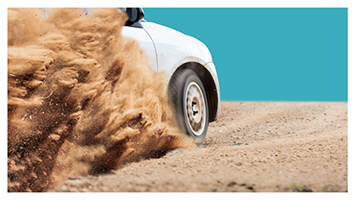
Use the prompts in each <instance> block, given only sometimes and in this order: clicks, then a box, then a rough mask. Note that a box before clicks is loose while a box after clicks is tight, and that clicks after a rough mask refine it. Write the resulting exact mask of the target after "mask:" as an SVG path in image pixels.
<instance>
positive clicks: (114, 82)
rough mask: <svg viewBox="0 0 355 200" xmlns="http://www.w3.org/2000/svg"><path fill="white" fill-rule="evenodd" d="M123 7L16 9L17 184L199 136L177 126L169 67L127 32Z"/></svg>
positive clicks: (155, 152) (128, 158) (11, 170)
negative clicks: (153, 64)
mask: <svg viewBox="0 0 355 200" xmlns="http://www.w3.org/2000/svg"><path fill="white" fill-rule="evenodd" d="M126 20H127V16H126V15H125V14H124V13H122V12H120V11H119V10H118V9H114V8H112V9H97V10H95V11H94V12H93V13H92V14H89V15H86V13H85V12H83V10H81V9H74V8H70V9H68V8H66V9H64V8H62V9H59V8H58V9H50V13H49V14H48V16H47V17H43V10H40V9H32V8H31V9H20V8H11V9H8V191H9V192H18V191H20V192H23V191H25V192H27V191H46V190H47V189H48V188H50V187H52V186H54V185H55V184H57V183H59V182H60V181H62V180H64V179H65V178H66V177H68V176H71V175H87V174H92V175H95V174H100V173H106V172H110V171H111V170H115V169H117V168H119V167H120V166H122V165H124V164H125V163H127V162H136V161H139V160H140V159H147V158H154V157H160V156H162V155H164V154H165V153H166V152H167V151H169V150H173V149H176V148H186V147H189V146H191V145H193V144H192V142H191V140H190V139H189V138H187V137H186V136H185V135H184V134H182V133H181V132H180V131H179V130H178V129H177V128H176V125H175V121H174V115H173V113H172V112H171V108H170V107H169V104H168V98H167V95H166V84H165V81H164V80H165V78H164V74H161V73H159V74H157V73H155V72H154V71H152V70H151V68H150V67H149V65H148V60H147V57H146V55H145V54H144V52H143V51H142V50H141V49H139V46H138V43H137V42H136V41H134V40H132V39H129V38H125V37H123V36H121V35H120V31H121V29H122V27H123V25H124V23H125V21H126Z"/></svg>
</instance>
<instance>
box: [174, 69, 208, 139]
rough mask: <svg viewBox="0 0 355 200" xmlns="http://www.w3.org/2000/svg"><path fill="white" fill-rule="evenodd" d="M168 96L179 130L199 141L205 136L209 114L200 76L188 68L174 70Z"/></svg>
mask: <svg viewBox="0 0 355 200" xmlns="http://www.w3.org/2000/svg"><path fill="white" fill-rule="evenodd" d="M169 96H170V99H171V101H172V104H173V106H174V108H175V111H176V120H177V122H178V125H179V127H180V128H181V130H182V131H184V132H185V133H186V134H188V135H189V136H191V137H192V138H193V139H194V140H195V142H196V143H201V142H202V141H203V140H204V138H205V137H206V133H207V127H208V116H209V115H208V104H207V98H206V92H205V89H204V87H203V84H202V82H201V80H200V78H199V77H198V76H197V74H196V73H195V72H194V71H192V70H190V69H184V70H180V71H178V72H176V74H175V75H174V76H173V77H172V78H171V80H170V83H169Z"/></svg>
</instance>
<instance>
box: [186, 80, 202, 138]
mask: <svg viewBox="0 0 355 200" xmlns="http://www.w3.org/2000/svg"><path fill="white" fill-rule="evenodd" d="M205 105H206V104H205V99H204V97H203V93H202V90H201V88H200V86H199V85H198V84H197V83H196V82H191V83H190V84H189V85H188V86H187V89H186V111H187V112H186V114H187V118H186V119H187V120H188V124H189V127H190V130H191V131H192V132H193V134H194V135H196V136H200V135H201V134H202V133H203V130H204V128H205V124H206V122H205V120H206V106H205Z"/></svg>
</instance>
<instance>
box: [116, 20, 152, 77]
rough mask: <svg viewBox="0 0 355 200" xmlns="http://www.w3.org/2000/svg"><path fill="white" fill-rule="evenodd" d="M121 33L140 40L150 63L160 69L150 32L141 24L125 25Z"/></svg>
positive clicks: (140, 44)
mask: <svg viewBox="0 0 355 200" xmlns="http://www.w3.org/2000/svg"><path fill="white" fill-rule="evenodd" d="M121 34H122V35H123V36H125V37H130V38H133V39H135V40H137V41H138V43H139V46H140V47H141V48H142V49H143V50H144V51H145V53H146V54H147V56H148V60H149V65H150V66H151V68H152V69H153V70H154V71H158V63H157V57H156V55H157V54H156V51H155V47H154V43H153V41H152V39H151V38H150V36H149V35H148V33H147V32H146V31H145V30H144V29H143V27H139V26H124V27H123V29H122V32H121Z"/></svg>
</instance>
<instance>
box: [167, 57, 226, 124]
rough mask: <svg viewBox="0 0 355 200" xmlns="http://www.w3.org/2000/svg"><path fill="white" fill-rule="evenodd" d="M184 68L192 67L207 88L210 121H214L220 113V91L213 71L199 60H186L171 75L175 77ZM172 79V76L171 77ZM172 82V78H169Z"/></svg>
mask: <svg viewBox="0 0 355 200" xmlns="http://www.w3.org/2000/svg"><path fill="white" fill-rule="evenodd" d="M184 69H191V70H192V71H194V72H195V73H196V74H197V75H198V76H199V78H200V80H201V82H202V84H203V87H204V88H205V92H206V95H207V102H208V111H209V116H208V117H209V122H212V121H214V120H215V119H216V118H217V114H218V103H219V102H218V101H219V97H218V92H217V86H216V84H215V81H214V79H213V77H212V75H211V73H210V72H209V71H208V70H207V69H206V68H205V67H204V66H203V65H202V64H200V63H198V62H186V63H184V64H182V65H180V66H179V67H178V68H177V69H176V70H175V71H174V73H173V74H172V75H171V77H173V76H174V75H175V74H176V73H177V72H178V71H180V70H184ZM170 79H171V78H170ZM169 82H170V80H169Z"/></svg>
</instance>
